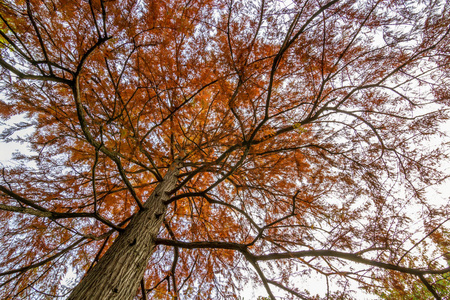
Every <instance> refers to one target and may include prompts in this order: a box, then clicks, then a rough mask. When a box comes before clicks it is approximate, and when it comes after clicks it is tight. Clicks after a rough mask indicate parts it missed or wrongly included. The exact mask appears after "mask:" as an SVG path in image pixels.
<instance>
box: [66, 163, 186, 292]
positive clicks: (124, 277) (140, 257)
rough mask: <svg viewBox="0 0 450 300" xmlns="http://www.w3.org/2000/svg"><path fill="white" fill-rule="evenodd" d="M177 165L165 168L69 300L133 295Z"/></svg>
mask: <svg viewBox="0 0 450 300" xmlns="http://www.w3.org/2000/svg"><path fill="white" fill-rule="evenodd" d="M178 171H179V162H178V161H176V162H174V163H173V164H172V166H171V167H170V168H169V171H168V172H167V173H166V175H165V176H164V180H163V181H162V182H161V183H159V184H158V186H157V187H156V188H155V190H154V192H153V193H152V194H151V195H150V197H149V198H148V200H147V202H146V203H145V204H144V208H145V209H144V210H141V211H139V212H138V213H137V214H136V216H135V217H134V218H133V219H132V220H131V222H130V224H129V225H128V226H127V227H126V229H125V230H124V231H123V232H122V233H121V234H120V235H119V236H118V237H117V239H116V240H115V241H114V243H113V244H112V245H111V247H110V248H109V249H108V250H107V251H106V253H105V255H104V256H103V257H102V258H101V259H100V260H99V261H98V263H97V264H96V265H95V266H94V267H93V268H92V269H91V270H90V271H89V272H88V273H87V275H86V276H85V277H84V278H83V279H82V281H81V282H80V283H79V284H78V285H77V286H76V287H75V289H74V290H73V291H72V294H71V295H70V296H69V298H68V299H69V300H87V299H95V300H113V299H116V300H127V299H132V298H133V297H134V296H135V295H136V291H137V290H138V287H139V282H140V280H141V279H142V276H143V275H144V271H145V268H146V266H147V262H148V260H149V258H150V256H151V254H152V252H153V248H154V246H155V244H154V240H155V238H156V236H157V235H158V232H159V229H160V227H161V225H162V222H163V219H164V215H165V213H166V207H165V205H164V204H163V203H164V201H165V200H167V199H168V195H167V193H166V192H169V191H171V190H172V189H173V188H174V187H175V185H176V182H177V177H176V175H177V174H178Z"/></svg>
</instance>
